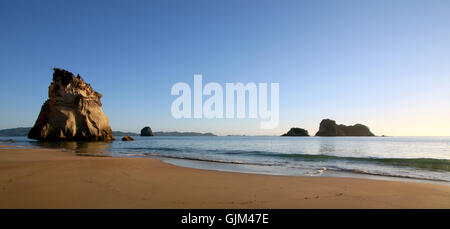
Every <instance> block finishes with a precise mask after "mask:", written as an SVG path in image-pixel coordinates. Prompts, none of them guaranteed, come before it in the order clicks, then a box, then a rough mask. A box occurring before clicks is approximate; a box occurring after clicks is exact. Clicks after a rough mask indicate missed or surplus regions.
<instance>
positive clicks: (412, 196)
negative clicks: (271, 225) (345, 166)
mask: <svg viewBox="0 0 450 229" xmlns="http://www.w3.org/2000/svg"><path fill="white" fill-rule="evenodd" d="M7 147H8V146H7ZM0 208H2V209H3V208H181V209H185V208H306V209H309V208H450V187H449V186H447V185H440V184H430V183H422V182H409V181H408V182H405V181H386V180H373V179H362V178H342V177H300V176H280V175H263V174H247V173H237V172H222V171H215V170H202V169H194V168H187V167H180V166H176V165H172V164H169V163H165V162H162V161H161V160H158V159H153V158H125V157H124V158H120V157H83V156H77V155H75V154H73V153H71V152H66V151H62V150H57V149H29V148H10V147H8V148H4V147H0Z"/></svg>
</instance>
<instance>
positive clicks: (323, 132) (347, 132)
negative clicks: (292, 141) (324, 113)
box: [316, 119, 375, 137]
mask: <svg viewBox="0 0 450 229" xmlns="http://www.w3.org/2000/svg"><path fill="white" fill-rule="evenodd" d="M316 136H324V137H333V136H375V135H374V134H373V133H372V132H370V130H369V127H367V126H365V125H362V124H355V125H353V126H346V125H342V124H341V125H338V124H336V121H334V120H331V119H323V120H322V121H321V122H320V127H319V131H318V132H317V133H316Z"/></svg>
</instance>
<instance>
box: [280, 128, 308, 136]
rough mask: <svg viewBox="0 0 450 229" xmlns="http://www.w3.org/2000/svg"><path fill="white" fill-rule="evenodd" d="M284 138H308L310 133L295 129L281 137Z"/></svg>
mask: <svg viewBox="0 0 450 229" xmlns="http://www.w3.org/2000/svg"><path fill="white" fill-rule="evenodd" d="M281 136H282V137H289V136H291V137H308V136H309V133H308V131H307V130H305V129H303V128H298V127H293V128H291V129H290V130H289V131H288V132H287V133H285V134H283V135H281Z"/></svg>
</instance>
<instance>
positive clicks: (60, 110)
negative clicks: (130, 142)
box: [28, 68, 114, 141]
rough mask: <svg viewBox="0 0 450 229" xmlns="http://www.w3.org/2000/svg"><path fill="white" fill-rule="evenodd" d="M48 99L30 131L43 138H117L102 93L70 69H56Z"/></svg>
mask: <svg viewBox="0 0 450 229" xmlns="http://www.w3.org/2000/svg"><path fill="white" fill-rule="evenodd" d="M53 70H54V72H53V82H52V83H51V84H50V86H49V89H48V97H49V98H48V100H47V101H46V102H45V103H44V105H42V108H41V112H40V113H39V116H38V118H37V120H36V123H35V124H34V126H33V128H31V130H30V132H29V133H28V138H30V139H36V140H39V141H111V140H114V136H113V133H112V131H111V127H110V126H109V122H108V118H107V117H106V115H105V114H104V113H103V111H102V108H101V107H102V103H101V102H100V99H101V98H102V95H101V94H100V93H98V92H96V91H94V89H92V87H91V86H90V85H89V84H87V83H86V82H84V80H83V79H82V78H81V76H80V75H77V76H76V77H75V76H74V75H73V74H72V73H71V72H69V71H66V70H62V69H59V68H54V69H53Z"/></svg>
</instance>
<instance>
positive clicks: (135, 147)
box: [0, 136, 450, 184]
mask: <svg viewBox="0 0 450 229" xmlns="http://www.w3.org/2000/svg"><path fill="white" fill-rule="evenodd" d="M117 138H118V139H120V137H117ZM6 139H9V138H8V137H2V138H0V141H2V140H6ZM13 139H15V140H16V143H13V145H20V146H23V147H49V148H63V149H65V150H71V151H74V152H75V153H77V154H79V155H97V156H113V157H144V158H146V157H149V158H158V159H161V160H163V161H165V162H168V163H171V164H175V165H179V166H185V167H192V168H199V169H210V170H220V171H232V172H243V173H257V174H272V175H290V176H338V177H365V178H374V179H389V180H392V179H394V180H395V179H400V180H411V179H414V180H418V181H428V182H439V183H445V184H450V137H277V136H270V137H265V136H264V137H262V136H261V137H250V136H211V137H203V136H202V137H175V136H174V137H167V136H164V137H163V136H154V137H139V136H137V137H134V139H135V141H130V142H123V141H120V140H119V141H114V142H111V143H85V142H60V143H38V142H36V141H33V140H29V139H26V138H25V137H16V138H13Z"/></svg>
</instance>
